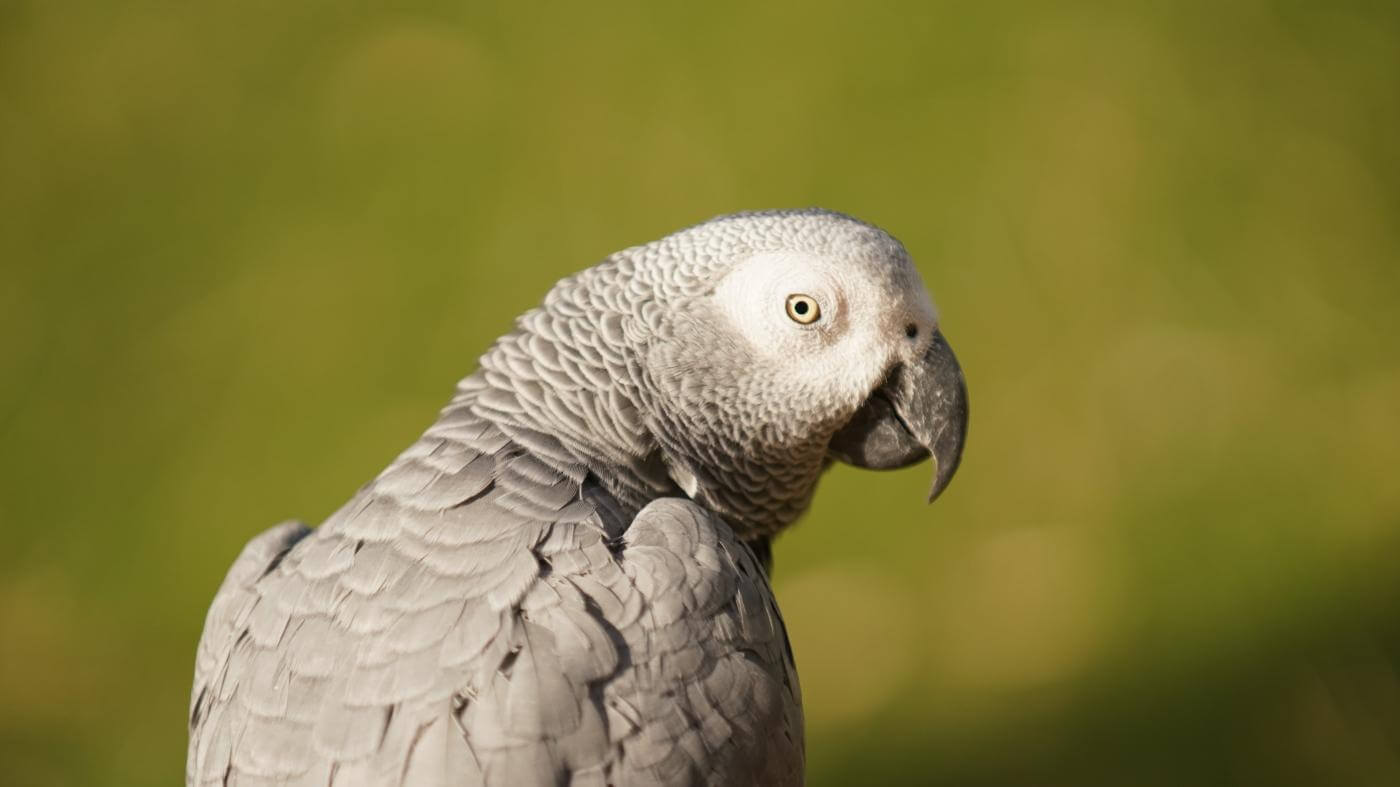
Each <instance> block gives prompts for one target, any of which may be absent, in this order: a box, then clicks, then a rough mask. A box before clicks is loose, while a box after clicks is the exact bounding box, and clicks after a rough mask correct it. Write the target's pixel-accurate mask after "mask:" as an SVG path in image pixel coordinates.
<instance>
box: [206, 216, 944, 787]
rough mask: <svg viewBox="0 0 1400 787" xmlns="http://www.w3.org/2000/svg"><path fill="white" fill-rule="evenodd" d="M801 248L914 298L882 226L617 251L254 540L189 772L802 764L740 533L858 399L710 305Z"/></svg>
mask: <svg viewBox="0 0 1400 787" xmlns="http://www.w3.org/2000/svg"><path fill="white" fill-rule="evenodd" d="M793 251H796V252H805V253H810V254H813V255H825V256H826V257H832V256H837V257H841V258H843V259H845V258H855V259H857V260H859V261H861V262H860V264H862V265H865V266H866V267H867V268H868V269H869V270H871V271H874V273H873V274H871V275H872V276H873V277H874V280H876V285H872V286H877V288H878V287H884V288H885V289H886V290H888V293H892V294H889V295H888V297H890V298H896V297H897V298H905V295H903V294H902V293H903V292H904V291H905V290H909V289H911V288H913V289H917V290H918V291H919V292H920V293H921V292H922V285H921V284H920V283H919V282H918V279H917V274H916V273H911V272H912V270H913V269H912V266H911V265H909V264H908V261H907V257H906V256H905V255H904V252H903V249H902V247H900V246H899V245H898V243H897V242H895V241H894V240H893V239H892V238H890V237H889V236H888V235H886V234H884V233H883V232H881V231H879V230H877V229H875V228H873V227H870V226H869V225H865V224H862V223H859V222H856V221H855V220H853V219H849V218H847V217H844V216H840V215H839V214H830V213H826V212H821V211H801V212H775V213H767V214H746V215H739V216H733V217H724V218H721V219H718V220H715V221H712V222H709V223H706V224H704V225H700V226H698V227H695V228H691V229H690V230H686V231H683V232H681V233H677V234H675V235H672V236H669V237H667V238H665V239H663V240H661V241H658V242H656V243H653V244H650V245H647V246H642V247H637V248H634V249H630V250H627V251H625V252H621V253H619V254H616V255H613V256H612V257H610V258H609V259H608V260H606V261H604V262H603V263H601V264H599V265H597V266H595V267H594V268H591V269H589V270H587V271H584V272H583V273H581V274H578V275H576V276H574V277H571V278H569V279H565V280H564V281H562V282H560V283H559V285H557V286H556V287H555V288H554V289H553V290H552V291H551V292H550V294H549V295H548V297H547V298H546V299H545V301H544V304H543V305H542V306H541V307H540V308H538V309H535V310H532V311H530V312H528V313H526V314H525V315H523V316H522V317H521V318H520V320H519V321H518V323H517V327H516V330H515V331H513V332H512V333H510V334H508V335H506V336H504V337H502V338H501V339H500V340H498V342H497V343H496V344H495V345H494V346H493V347H492V348H491V350H490V351H488V352H487V353H486V355H484V356H483V357H482V359H481V364H480V369H479V370H478V371H477V372H476V373H474V374H472V375H471V376H470V377H468V378H466V379H465V380H464V381H462V383H461V384H460V385H459V386H458V389H457V392H456V395H455V396H454V397H453V399H452V401H451V402H450V403H449V404H448V406H447V407H446V408H445V409H444V410H443V411H442V413H441V415H440V417H439V418H438V420H437V421H436V423H434V424H433V425H432V426H431V427H430V428H429V429H428V430H427V432H426V433H425V434H424V435H423V436H422V437H421V438H420V439H419V440H418V441H417V442H415V443H414V444H413V445H411V446H410V447H409V448H408V450H406V451H404V452H403V453H402V454H401V455H400V456H399V457H398V458H397V459H396V460H395V461H394V462H393V463H392V464H390V465H389V467H388V468H387V469H385V470H384V472H383V473H381V474H380V475H379V476H378V477H377V478H376V479H374V480H373V481H371V482H370V483H369V484H367V485H366V486H365V487H364V488H362V489H361V490H360V491H359V492H358V493H357V494H356V495H355V496H354V497H353V498H352V499H351V500H350V501H349V502H348V503H347V504H346V505H345V506H344V507H342V508H341V509H340V510H339V511H337V512H336V513H335V514H333V515H332V516H331V517H329V518H328V519H327V520H326V522H324V523H323V524H321V525H320V526H319V527H317V528H316V529H315V530H308V529H307V528H306V527H304V526H302V525H300V524H297V523H286V524H283V525H279V526H277V527H276V528H273V529H272V530H269V531H267V532H266V533H263V534H262V535H260V536H258V537H256V538H255V539H253V541H252V542H250V543H249V545H248V546H247V548H245V550H244V551H243V553H242V554H241V555H240V556H239V558H238V559H237V561H235V563H234V565H233V567H232V568H231V569H230V571H229V573H228V576H227V578H226V579H225V581H224V583H223V585H222V586H221V587H220V589H219V592H218V594H217V595H216V596H215V599H214V602H213V604H212V606H211V607H210V610H209V614H208V618H207V620H206V623H205V630H204V635H203V637H202V638H201V641H200V644H199V651H198V657H197V660H196V668H195V683H194V689H193V697H192V704H191V713H190V719H189V723H190V747H189V758H188V764H187V771H186V780H187V782H188V783H190V784H211V783H216V784H240V785H242V784H308V785H310V784H317V785H324V784H415V785H418V784H425V785H426V784H443V785H468V784H493V785H494V784H510V785H515V784H599V785H602V784H618V785H625V784H736V783H761V784H799V783H801V781H802V763H803V732H802V713H801V698H800V691H799V688H798V682H797V674H796V669H795V666H794V662H793V654H792V652H791V650H790V648H789V646H788V643H787V636H786V632H785V631H784V628H783V623H782V619H781V617H780V616H779V614H778V609H777V606H776V603H775V601H774V598H773V594H772V591H771V589H770V588H769V585H768V582H767V579H766V576H765V571H764V568H763V566H762V565H761V564H760V560H759V558H758V557H757V556H756V554H755V552H754V549H753V548H752V547H751V546H750V543H746V541H747V542H751V543H752V544H753V545H754V546H757V547H758V548H759V549H760V550H761V551H762V553H763V555H764V557H765V559H766V556H767V539H768V538H769V537H770V536H771V535H773V534H774V533H776V532H777V531H778V530H780V529H781V528H782V527H784V526H786V525H787V524H789V523H791V522H792V521H793V520H794V519H795V518H796V517H797V516H798V515H799V514H800V513H801V512H802V511H803V510H805V508H806V506H807V504H808V502H809V501H810V499H811V494H812V490H813V489H814V487H815V483H816V480H817V478H818V476H819V475H820V473H821V471H822V469H823V468H824V467H825V466H826V464H827V463H828V462H829V461H830V458H829V456H828V451H827V443H828V442H829V441H830V440H831V439H832V435H833V433H834V432H836V431H837V430H838V429H839V428H840V427H841V426H842V424H844V423H846V422H848V421H851V417H852V413H853V412H854V411H855V410H856V409H857V408H858V407H860V406H861V401H858V400H856V399H855V398H853V397H854V396H855V394H854V393H852V394H850V395H847V396H845V397H844V398H843V397H842V396H841V395H837V394H835V393H832V392H830V391H826V390H823V389H822V387H821V386H819V385H818V386H814V385H813V384H812V383H811V381H803V380H798V381H792V380H783V379H778V378H777V377H775V376H772V375H766V373H765V372H763V371H762V369H761V368H755V367H761V366H762V364H763V360H762V359H761V358H758V357H756V355H755V353H756V352H758V351H757V350H755V349H754V347H753V346H752V345H753V343H752V342H746V341H744V340H743V338H742V336H740V335H738V334H736V333H735V331H734V330H733V329H732V328H730V327H726V324H725V323H724V322H722V321H717V320H716V318H715V317H714V316H713V313H712V310H710V309H708V308H707V306H706V304H707V303H711V302H712V299H713V298H714V297H715V296H714V291H715V287H716V284H717V283H718V282H719V281H721V280H722V279H723V278H724V277H725V276H726V275H727V273H728V272H729V271H730V270H731V269H732V268H733V267H734V266H735V265H736V264H738V262H739V261H741V260H744V259H746V258H749V257H752V256H754V255H758V254H763V253H788V252H793ZM911 275H912V280H910V279H909V277H910V276H911ZM882 297H884V296H882ZM911 297H912V296H911ZM923 297H924V298H925V300H926V296H923ZM898 302H899V303H903V302H904V301H902V300H901V301H898ZM833 308H835V306H834V305H833ZM918 308H921V307H917V304H916V305H915V306H910V307H909V309H911V310H912V311H910V313H911V314H913V313H915V312H917V311H918ZM852 313H853V314H854V313H855V312H854V311H853V312H852ZM919 313H920V314H922V312H919ZM929 314H930V326H929V327H930V328H932V325H931V311H930V313H929ZM852 319H854V318H852ZM899 319H900V320H904V319H912V318H908V317H904V316H901V317H900V318H899ZM921 319H922V318H921ZM901 325H902V323H901ZM911 352H912V351H911ZM910 357H913V356H910ZM882 363H883V362H882ZM886 366H888V364H886ZM888 376H889V374H888V369H887V368H885V369H879V370H876V369H873V368H872V370H871V371H870V379H869V380H868V381H866V382H864V383H862V385H863V386H864V388H863V389H862V390H861V392H860V393H859V398H860V400H864V398H865V397H866V396H867V395H868V394H869V392H870V389H872V388H874V387H875V386H877V385H879V384H880V382H881V381H882V380H883V379H884V378H885V377H888ZM959 384H960V383H959ZM853 390H854V389H853ZM923 455H927V451H926V450H925V451H924V454H923ZM953 461H954V462H955V461H956V457H954V460H953Z"/></svg>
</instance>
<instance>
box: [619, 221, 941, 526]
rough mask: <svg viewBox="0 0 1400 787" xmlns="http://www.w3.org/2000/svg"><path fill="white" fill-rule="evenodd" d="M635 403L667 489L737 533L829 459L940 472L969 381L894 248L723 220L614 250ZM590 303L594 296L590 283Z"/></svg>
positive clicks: (791, 227) (798, 227)
mask: <svg viewBox="0 0 1400 787" xmlns="http://www.w3.org/2000/svg"><path fill="white" fill-rule="evenodd" d="M600 269H602V270H603V271H604V273H603V274H601V275H603V277H604V278H606V279H608V280H610V281H611V282H612V283H613V284H614V285H616V284H622V285H624V287H625V290H626V291H627V292H628V293H629V295H628V296H627V300H628V303H629V305H628V306H627V307H626V311H628V312H630V314H627V315H626V317H625V318H624V319H623V320H622V321H621V324H620V325H619V326H616V327H615V330H614V333H618V334H620V335H623V336H625V337H627V340H626V343H627V345H628V346H629V348H630V352H629V355H631V357H632V358H633V359H634V362H635V363H636V364H638V366H639V375H638V377H639V379H638V380H637V381H636V383H635V389H634V393H633V395H632V396H631V397H629V398H631V399H634V400H635V405H636V406H637V407H638V409H639V411H640V412H641V413H642V415H643V417H644V419H645V421H646V424H647V431H648V432H649V433H650V438H651V439H653V440H654V441H655V444H656V446H657V447H658V449H659V452H660V457H661V459H662V461H663V462H664V465H665V467H666V468H667V471H668V473H669V475H670V477H671V478H672V479H674V481H675V482H676V484H677V485H678V486H679V487H680V488H681V489H682V490H683V491H685V492H686V493H687V494H688V495H690V496H691V497H693V498H695V499H697V500H699V501H700V502H702V503H704V504H706V505H708V506H710V507H712V508H713V509H715V510H717V511H719V512H720V513H721V514H724V515H726V516H727V517H728V518H729V519H730V520H731V522H733V523H735V525H736V529H737V530H739V531H740V532H741V535H750V534H755V535H768V534H771V533H773V532H776V531H777V530H778V529H780V528H782V527H783V526H785V525H787V524H789V523H790V522H792V521H793V520H794V519H796V518H797V517H798V516H799V515H800V514H801V513H802V512H803V511H804V510H805V509H806V507H807V505H808V504H809V503H810V501H811V496H812V493H813V492H814V490H815V487H816V483H817V480H818V478H819V477H820V474H821V472H822V470H823V469H824V468H825V467H826V466H827V465H828V464H829V463H830V462H831V461H833V460H835V461H841V462H845V463H848V464H851V465H855V466H858V467H865V468H873V469H889V468H898V467H905V466H908V465H911V464H914V463H917V462H920V461H923V460H925V459H932V462H933V465H934V480H933V486H932V489H931V491H930V495H929V499H930V500H932V499H933V498H934V497H936V496H937V495H938V494H939V493H940V492H941V491H942V490H943V489H944V488H945V487H946V486H947V485H948V482H949V481H950V480H951V479H952V477H953V473H954V471H955V470H956V469H957V467H958V463H959V460H960V458H961V454H962V448H963V440H964V435H965V433H966V429H967V416H968V407H967V389H966V386H965V384H964V381H963V374H962V370H961V368H960V367H959V365H958V362H957V360H956V358H955V357H954V355H953V351H952V349H951V348H950V347H949V345H948V342H947V341H946V339H945V338H944V336H943V333H942V331H941V326H940V324H939V315H938V312H937V311H936V309H935V308H934V304H933V301H932V299H931V298H930V296H929V293H928V291H927V289H926V288H925V286H924V283H923V281H922V279H921V278H920V276H919V272H918V270H917V269H916V268H915V267H914V264H913V262H912V261H911V260H910V258H909V255H908V253H907V252H906V251H905V249H904V247H903V246H902V245H901V244H900V243H899V242H898V241H897V240H895V239H894V238H893V237H891V236H890V235H888V234H887V233H885V232H884V231H882V230H880V229H878V228H876V227H873V226H871V225H869V224H866V223H863V222H860V221H857V220H855V219H852V218H850V217H848V216H845V215H842V214H838V213H832V212H828V211H821V210H805V211H775V212H763V213H746V214H735V215H731V216H722V217H720V218H717V219H713V220H711V221H708V222H705V223H704V224H700V225H697V226H695V227H691V228H689V229H686V230H682V231H680V232H678V233H675V234H673V235H670V236H668V237H666V238H663V239H661V240H659V241H657V242H655V243H652V244H648V245H646V246H640V247H636V248H634V249H629V250H627V251H625V252H621V253H619V254H618V255H614V257H613V258H610V260H609V261H608V262H606V263H604V265H603V266H600ZM594 297H595V299H596V297H597V296H596V291H595V296H594Z"/></svg>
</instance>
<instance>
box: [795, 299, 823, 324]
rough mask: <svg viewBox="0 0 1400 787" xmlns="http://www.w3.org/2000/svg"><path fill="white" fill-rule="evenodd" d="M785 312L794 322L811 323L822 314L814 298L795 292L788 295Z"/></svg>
mask: <svg viewBox="0 0 1400 787" xmlns="http://www.w3.org/2000/svg"><path fill="white" fill-rule="evenodd" d="M787 314H788V316H789V317H791V318H792V321H793V322H795V323H800V324H802V325H811V324H812V323H814V322H816V321H817V319H818V318H820V317H821V316H822V308H821V307H820V306H818V305H817V299H816V298H813V297H812V296H810V295H803V294H801V293H796V294H794V295H789V296H788V299H787Z"/></svg>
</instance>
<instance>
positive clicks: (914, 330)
mask: <svg viewBox="0 0 1400 787" xmlns="http://www.w3.org/2000/svg"><path fill="white" fill-rule="evenodd" d="M904 335H905V336H908V337H909V338H910V339H915V338H918V336H919V326H918V325H915V324H914V323H912V322H911V323H909V324H908V325H906V326H904Z"/></svg>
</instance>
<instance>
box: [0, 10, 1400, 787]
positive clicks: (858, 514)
mask: <svg viewBox="0 0 1400 787" xmlns="http://www.w3.org/2000/svg"><path fill="white" fill-rule="evenodd" d="M381 5H388V4H375V3H369V2H335V3H332V2H325V1H324V0H296V1H294V2H286V1H285V0H279V2H266V1H265V0H244V1H243V2H239V3H150V2H122V3H107V4H96V3H89V4H81V3H76V2H74V3H70V2H51V1H48V0H45V1H44V2H38V1H30V0H4V2H3V3H0V274H2V276H0V443H2V444H3V446H4V450H3V454H0V523H3V528H4V531H3V539H4V540H3V544H4V546H3V548H0V761H3V767H4V770H5V772H6V774H7V775H6V779H5V780H6V781H7V783H10V784H23V785H44V784H171V783H175V782H177V781H178V780H179V778H180V776H181V773H182V769H183V764H184V748H185V715H186V710H187V704H188V691H189V683H190V679H191V668H192V658H193V649H194V645H195V641H196V639H197V637H198V634H199V630H200V627H201V624H202V619H203V615H204V610H205V608H206V605H207V603H208V601H209V599H210V597H211V595H212V594H213V592H214V589H215V587H216V586H217V584H218V583H219V581H220V579H221V578H222V576H223V572H224V570H225V569H226V568H227V566H228V564H229V563H230V561H231V560H232V558H233V557H234V555H235V554H236V553H237V551H238V550H239V549H240V547H241V546H242V544H243V543H244V542H245V541H246V540H247V539H248V538H249V537H250V536H252V535H253V534H254V533H256V532H258V531H260V530H262V529H264V528H266V527H268V526H269V525H271V524H273V523H274V522H277V521H279V520H281V519H283V518H287V517H293V516H295V517H301V518H305V519H307V520H309V521H319V519H320V518H322V517H324V516H325V515H326V514H328V513H329V512H330V511H332V510H333V509H334V508H336V507H338V506H339V504H340V503H341V502H342V501H343V500H344V499H345V498H346V497H347V496H348V495H349V494H350V493H351V492H352V491H353V490H354V489H355V488H356V487H357V486H358V485H359V484H361V483H362V482H364V481H366V480H367V479H369V478H370V477H371V476H372V475H373V474H374V473H376V472H377V471H378V470H379V469H380V468H381V467H382V466H383V465H384V464H386V463H387V461H388V460H389V459H390V458H392V457H393V456H394V455H395V453H397V452H398V451H399V450H400V449H401V448H403V447H404V446H406V445H407V444H408V442H410V441H411V440H412V439H413V438H414V437H415V436H416V435H417V434H418V433H419V432H420V431H421V429H422V428H424V427H425V426H426V425H427V424H428V423H429V422H430V421H431V420H432V418H433V417H434V415H435V413H436V410H437V408H438V407H439V406H441V405H442V404H443V403H444V402H445V401H446V398H447V397H448V395H449V393H450V391H451V389H452V386H453V384H454V383H455V381H456V380H457V379H458V378H460V377H462V376H464V375H466V374H467V373H468V372H470V371H471V370H472V368H473V365H474V360H475V358H476V356H477V354H478V353H480V352H481V351H482V350H484V349H485V347H486V346H487V344H488V343H489V342H490V340H491V339H492V338H493V337H495V336H496V335H498V334H499V333H501V332H503V331H505V330H507V329H508V328H509V327H510V324H511V319H512V317H513V316H514V315H516V314H518V313H519V312H521V311H523V310H524V309H526V308H528V307H530V306H531V305H533V304H534V303H536V302H537V301H538V300H539V298H540V297H541V296H542V295H543V293H544V292H545V291H546V289H547V288H548V287H549V286H550V284H551V283H552V282H553V281H554V280H556V279H557V278H559V277H560V276H563V275H565V274H567V273H570V272H571V271H574V270H576V269H578V268H581V267H584V266H586V265H588V264H591V263H592V262H594V261H596V260H598V259H600V258H601V257H603V256H604V255H606V254H607V253H609V252H611V251H614V250H616V249H618V248H621V247H624V246H628V245H632V244H635V243H640V242H644V241H647V240H650V239H653V238H655V237H658V236H660V235H662V234H664V233H666V232H669V231H671V230H673V229H676V228H679V227H681V226H684V225H688V224H691V223H694V222H696V221H699V220H702V219H705V218H707V217H709V216H711V215H714V214H718V213H724V212H729V211H733V210H739V209H751V208H769V207H795V206H806V205H822V206H826V207H831V208H836V209H839V210H844V211H848V212H851V213H854V214H855V215H857V216H860V217H863V218H865V219H868V220H870V221H873V222H876V223H878V224H880V225H881V226H883V227H885V228H887V229H889V230H890V231H891V232H893V233H894V234H895V235H897V236H898V237H900V238H901V239H902V240H903V241H904V242H905V244H906V245H907V246H908V248H909V249H910V250H911V251H912V253H913V254H914V256H915V258H916V259H917V260H918V261H919V264H920V266H921V267H922V270H923V272H924V276H925V279H926V280H927V281H928V283H929V285H930V287H931V289H932V290H933V292H934V296H935V298H936V300H938V302H939V304H940V306H941V307H942V310H943V312H944V315H945V327H946V331H947V333H948V335H949V336H950V338H951V340H952V343H953V345H954V347H955V348H956V349H957V351H958V353H959V354H960V356H961V358H962V360H963V363H964V366H965V368H966V370H967V374H968V377H969V381H970V385H971V391H972V400H973V402H972V403H973V418H972V429H971V434H970V443H969V448H968V452H967V455H966V459H965V463H964V465H963V469H962V471H961V474H960V476H959V478H958V480H957V481H956V482H955V483H954V484H953V486H952V488H951V490H950V491H949V493H948V494H947V495H946V496H945V497H944V498H943V499H942V500H940V501H939V503H938V504H937V505H935V506H933V507H932V508H926V507H924V506H922V505H921V499H922V497H921V495H922V493H923V492H924V491H925V490H926V487H927V482H928V480H927V469H926V468H921V469H917V470H912V471H907V472H904V473H898V474H890V475H881V474H871V473H861V472H858V471H853V470H845V469H838V470H836V471H833V472H832V474H831V475H830V477H829V478H828V479H827V481H826V483H825V485H824V487H823V489H822V491H821V492H820V494H819V496H818V499H817V502H816V505H815V506H814V509H813V511H812V513H811V514H810V515H809V516H808V517H807V518H806V519H805V520H804V521H803V522H801V523H800V524H799V525H798V527H797V528H796V529H795V530H794V531H793V532H791V533H789V534H788V535H787V536H785V537H784V538H783V539H781V540H780V542H779V544H778V545H777V550H776V553H777V569H776V571H777V573H776V583H777V590H778V594H779V597H780V600H781V603H782V605H783V609H784V610H785V613H786V616H787V618H788V622H789V626H790V628H791V631H792V635H793V639H794V646H795V648H796V651H797V654H798V663H799V667H800V670H801V673H802V678H803V683H804V689H805V693H806V704H807V714H808V720H809V757H810V781H811V783H813V784H816V785H836V784H851V783H882V784H902V783H907V784H947V785H1008V786H1010V785H1105V786H1107V785H1124V784H1133V785H1177V784H1191V785H1199V784H1308V785H1314V784H1315V785H1344V784H1358V785H1359V784H1368V785H1371V784H1374V785H1381V784H1400V676H1398V673H1397V666H1400V571H1397V564H1400V560H1397V558H1400V483H1397V478H1396V475H1397V472H1398V471H1400V352H1397V347H1398V346H1400V342H1397V336H1400V316H1398V313H1397V308H1396V304H1397V296H1400V265H1397V262H1400V259H1397V257H1398V256H1400V221H1397V219H1398V218H1400V144H1398V143H1400V4H1396V3H1394V2H1364V1H1362V0H1351V1H1349V2H1339V3H1330V4H1324V3H1320V2H1312V3H1305V2H1294V1H1289V2H1248V1H1246V2H1231V3H1197V2H1191V3H1146V2H1138V3H1117V4H1112V5H1103V6H1098V5H1091V4H1084V3H1073V2H1071V3H1058V4H1053V7H1051V5H1052V4H1040V3H1025V2H998V1H995V0H993V1H992V2H982V3H975V4H964V3H904V4H896V5H878V6H867V5H858V4H851V3H803V4H797V3H792V4H766V3H759V4H747V3H722V2H721V3H707V4H703V5H702V4H687V5H684V6H681V5H676V6H673V7H672V6H668V7H662V6H660V5H659V4H647V3H634V4H624V5H609V6H608V7H607V8H603V7H598V6H592V5H589V6H585V5H584V4H556V3H518V4H501V5H500V6H498V7H489V6H488V5H487V4H476V3H452V2H409V3H399V4H395V5H397V6H398V7H397V8H396V9H394V10H389V9H386V8H382V7H380V6H381Z"/></svg>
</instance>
